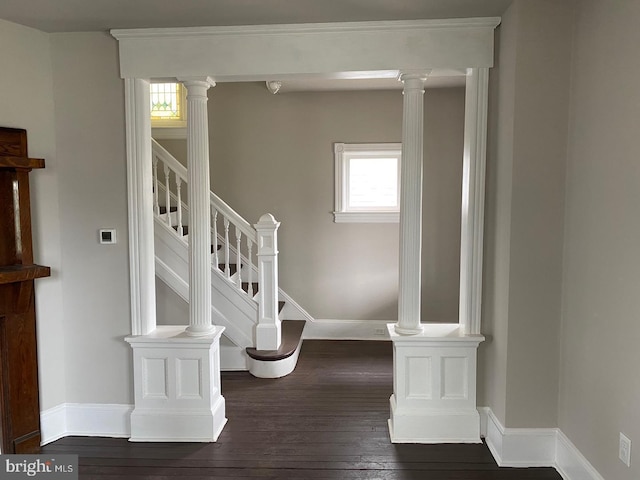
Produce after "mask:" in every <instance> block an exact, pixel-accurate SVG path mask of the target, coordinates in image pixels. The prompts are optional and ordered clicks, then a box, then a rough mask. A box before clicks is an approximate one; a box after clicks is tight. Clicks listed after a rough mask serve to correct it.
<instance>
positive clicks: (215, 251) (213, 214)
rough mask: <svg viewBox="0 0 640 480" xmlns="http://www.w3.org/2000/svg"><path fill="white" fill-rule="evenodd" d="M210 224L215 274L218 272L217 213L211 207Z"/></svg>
mask: <svg viewBox="0 0 640 480" xmlns="http://www.w3.org/2000/svg"><path fill="white" fill-rule="evenodd" d="M211 217H212V219H211V223H212V224H213V243H212V246H213V265H214V266H215V267H216V272H217V271H218V265H219V262H220V260H219V259H218V211H217V210H216V209H215V208H214V207H213V205H212V206H211Z"/></svg>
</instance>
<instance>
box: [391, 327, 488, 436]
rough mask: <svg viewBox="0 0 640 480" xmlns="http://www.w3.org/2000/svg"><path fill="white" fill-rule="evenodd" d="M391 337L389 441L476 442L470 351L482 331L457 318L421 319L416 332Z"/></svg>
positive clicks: (473, 368) (477, 423) (477, 426)
mask: <svg viewBox="0 0 640 480" xmlns="http://www.w3.org/2000/svg"><path fill="white" fill-rule="evenodd" d="M388 331H389V335H390V336H391V340H392V341H393V368H394V376H393V395H392V396H391V399H390V404H391V418H390V419H389V432H390V435H391V441H392V442H393V443H480V442H481V440H480V416H479V414H478V410H477V409H476V353H477V349H478V345H479V343H480V342H481V341H483V340H484V337H483V336H482V335H465V334H464V333H463V332H462V331H461V330H460V327H459V325H458V324H427V325H425V326H424V328H423V331H422V332H421V333H419V334H417V335H400V334H398V333H397V332H396V329H395V328H394V325H392V324H389V325H388Z"/></svg>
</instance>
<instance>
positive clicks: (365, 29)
mask: <svg viewBox="0 0 640 480" xmlns="http://www.w3.org/2000/svg"><path fill="white" fill-rule="evenodd" d="M499 23H500V19H499V18H464V19H462V18H461V19H442V20H414V21H404V20H403V21H394V22H344V23H342V22H341V23H324V24H301V25H252V26H239V27H197V28H167V29H137V30H112V31H111V34H112V35H113V36H114V37H115V38H117V39H118V40H119V42H118V43H119V47H120V73H121V75H122V77H123V78H129V77H134V78H135V77H141V78H167V77H178V76H182V75H189V76H200V75H214V76H215V80H216V81H218V82H221V81H225V82H226V81H268V80H286V79H287V78H290V77H292V76H296V75H301V74H302V75H310V74H311V75H318V76H323V77H328V78H380V77H389V76H394V75H395V76H397V74H398V73H399V70H403V71H409V70H423V69H425V68H427V69H435V68H442V69H465V68H468V67H490V66H492V65H493V30H494V28H495V27H496V26H497V25H498V24H499ZM185 52H188V54H185ZM327 52H330V54H328V53H327ZM167 58H171V59H172V61H171V62H167V60H166V59H167Z"/></svg>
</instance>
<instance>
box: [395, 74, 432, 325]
mask: <svg viewBox="0 0 640 480" xmlns="http://www.w3.org/2000/svg"><path fill="white" fill-rule="evenodd" d="M400 79H401V80H402V82H403V84H404V89H403V93H404V99H403V107H402V109H403V110H402V169H401V172H400V261H399V270H400V279H399V285H398V323H397V324H396V327H395V329H396V332H397V333H399V334H402V335H415V334H418V333H420V332H421V331H422V327H421V325H420V298H421V295H422V293H421V283H422V278H421V264H422V262H421V255H422V157H423V144H424V139H423V137H424V126H423V125H424V98H423V96H424V82H425V81H426V79H427V72H422V73H410V74H409V73H408V74H403V75H402V76H401V77H400Z"/></svg>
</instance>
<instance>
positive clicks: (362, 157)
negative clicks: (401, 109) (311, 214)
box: [333, 143, 402, 223]
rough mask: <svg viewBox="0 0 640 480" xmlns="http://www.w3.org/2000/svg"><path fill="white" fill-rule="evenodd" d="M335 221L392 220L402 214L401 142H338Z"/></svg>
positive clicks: (336, 147) (335, 148)
mask: <svg viewBox="0 0 640 480" xmlns="http://www.w3.org/2000/svg"><path fill="white" fill-rule="evenodd" d="M334 155H335V169H336V170H335V172H336V186H335V189H336V191H335V211H334V212H333V213H334V221H335V222H336V223H345V222H354V223H356V222H358V223H393V222H398V221H399V217H400V160H401V156H402V144H401V143H336V144H335V145H334Z"/></svg>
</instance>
